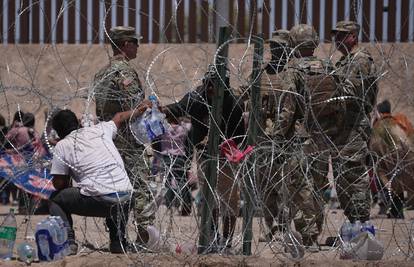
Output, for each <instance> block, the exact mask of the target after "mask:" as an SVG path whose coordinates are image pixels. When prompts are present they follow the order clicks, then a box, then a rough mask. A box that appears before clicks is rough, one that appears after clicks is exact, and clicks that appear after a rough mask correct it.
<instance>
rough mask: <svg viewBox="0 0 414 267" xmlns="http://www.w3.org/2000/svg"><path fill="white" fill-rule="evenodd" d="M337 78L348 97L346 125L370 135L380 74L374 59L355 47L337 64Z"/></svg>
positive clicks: (363, 50)
mask: <svg viewBox="0 0 414 267" xmlns="http://www.w3.org/2000/svg"><path fill="white" fill-rule="evenodd" d="M336 68H337V70H336V76H337V77H338V80H339V81H340V82H341V86H342V88H343V90H344V94H345V95H346V96H350V97H351V98H349V99H347V100H346V108H347V110H346V114H347V119H346V124H347V126H348V128H350V129H356V127H359V126H362V127H363V130H364V131H365V134H366V136H367V137H368V136H369V135H370V131H369V128H370V125H369V124H370V121H371V118H370V112H371V111H372V110H373V108H374V106H375V103H376V99H377V94H378V86H377V78H378V73H377V70H376V66H375V63H374V60H373V58H372V57H371V55H370V54H369V52H368V51H366V50H365V49H363V48H359V47H355V48H354V49H353V50H352V51H351V53H350V54H349V55H345V56H342V57H341V59H340V60H339V61H338V62H337V63H336Z"/></svg>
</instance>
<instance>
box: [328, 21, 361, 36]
mask: <svg viewBox="0 0 414 267" xmlns="http://www.w3.org/2000/svg"><path fill="white" fill-rule="evenodd" d="M360 29H361V26H360V25H359V24H358V23H356V22H355V21H347V20H343V21H339V22H338V23H337V24H336V26H335V28H334V29H332V33H337V32H355V33H357V34H358V33H359V31H360Z"/></svg>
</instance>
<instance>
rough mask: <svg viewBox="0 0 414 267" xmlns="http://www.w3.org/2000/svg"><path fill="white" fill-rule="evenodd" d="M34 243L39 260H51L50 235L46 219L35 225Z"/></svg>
mask: <svg viewBox="0 0 414 267" xmlns="http://www.w3.org/2000/svg"><path fill="white" fill-rule="evenodd" d="M35 237H36V245H37V255H38V257H39V260H40V261H52V259H53V256H52V255H51V251H50V244H49V243H50V242H49V241H51V239H52V238H51V235H50V232H49V229H48V226H47V225H46V220H43V221H41V222H39V223H37V225H36V234H35Z"/></svg>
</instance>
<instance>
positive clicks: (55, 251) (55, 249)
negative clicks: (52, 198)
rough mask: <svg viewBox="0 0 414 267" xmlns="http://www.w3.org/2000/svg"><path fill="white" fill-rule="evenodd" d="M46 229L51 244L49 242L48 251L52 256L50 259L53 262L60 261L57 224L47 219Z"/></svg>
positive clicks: (49, 218)
mask: <svg viewBox="0 0 414 267" xmlns="http://www.w3.org/2000/svg"><path fill="white" fill-rule="evenodd" d="M45 224H46V227H47V229H48V230H49V233H50V236H51V238H52V240H51V241H52V242H49V249H50V251H51V254H52V259H53V260H59V259H61V258H62V257H63V256H62V253H61V251H60V249H59V236H60V233H59V232H60V228H59V225H58V223H57V222H56V221H55V220H54V219H52V218H51V217H48V218H47V219H46V222H45Z"/></svg>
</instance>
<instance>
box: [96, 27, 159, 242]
mask: <svg viewBox="0 0 414 267" xmlns="http://www.w3.org/2000/svg"><path fill="white" fill-rule="evenodd" d="M109 39H110V42H111V45H112V50H113V57H112V58H111V60H110V63H109V64H108V65H107V66H106V67H104V68H103V69H101V70H100V71H99V72H98V73H97V74H96V75H95V78H94V88H93V89H94V96H95V100H96V115H97V117H98V118H99V119H100V120H108V119H110V118H112V117H113V116H114V114H115V113H117V112H121V111H126V110H130V109H132V108H134V107H136V106H137V105H138V104H139V103H141V102H143V101H146V100H144V99H145V92H144V89H143V88H142V85H141V81H140V80H139V77H138V74H137V72H136V71H135V70H134V68H133V67H132V66H130V64H129V61H130V60H131V59H134V58H136V54H137V49H138V46H139V42H138V41H139V38H138V36H137V35H136V33H135V28H133V27H123V26H118V27H114V28H112V29H111V30H110V31H109ZM115 145H116V147H117V148H118V150H119V152H120V154H121V156H122V158H123V161H124V164H125V168H126V171H127V173H128V176H129V177H130V179H131V183H132V185H133V186H134V203H133V205H134V208H133V211H134V218H135V224H136V227H137V228H138V229H137V232H138V233H137V243H138V244H145V243H146V242H147V241H148V233H147V230H146V229H147V226H148V225H150V224H152V223H153V220H154V218H155V202H154V199H153V196H152V194H151V192H150V190H149V188H148V185H147V183H146V178H147V177H148V176H149V169H148V164H147V162H146V160H145V159H146V158H145V155H144V147H143V146H142V145H140V144H138V143H137V141H136V140H135V139H134V137H133V135H132V133H131V131H130V130H129V127H128V123H125V124H124V125H123V126H122V127H121V128H120V129H119V130H118V136H117V137H116V139H115Z"/></svg>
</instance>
